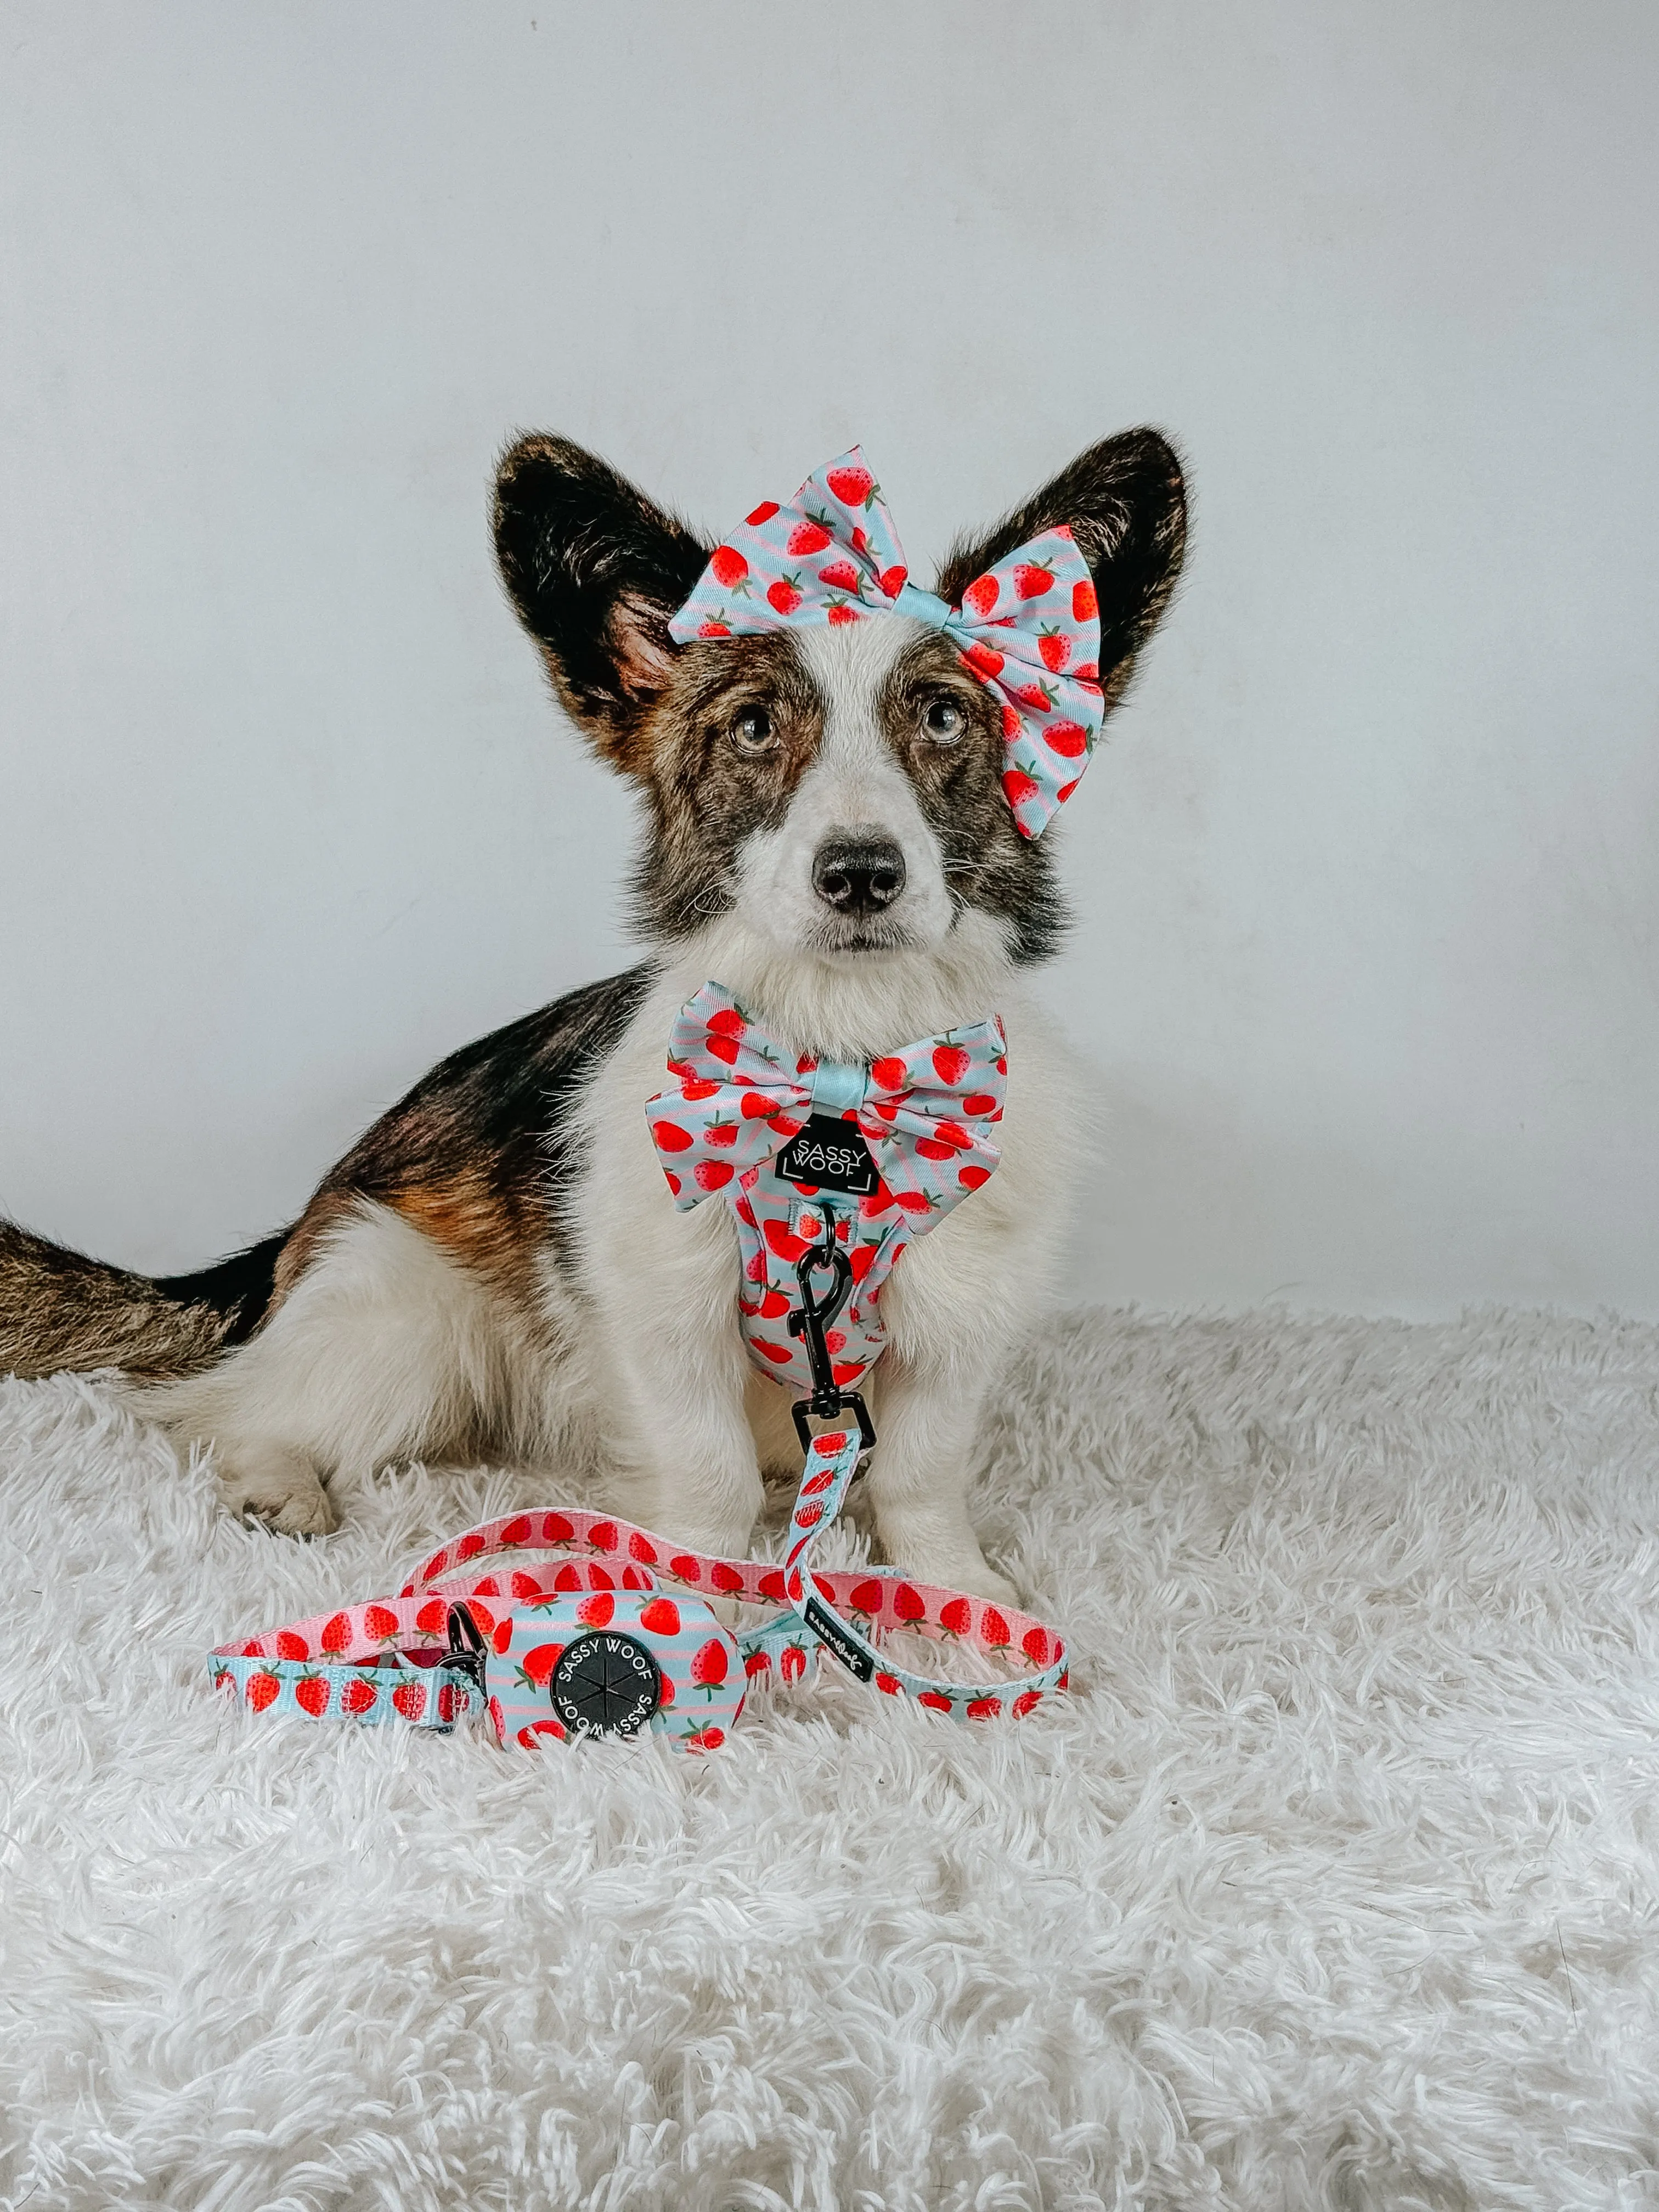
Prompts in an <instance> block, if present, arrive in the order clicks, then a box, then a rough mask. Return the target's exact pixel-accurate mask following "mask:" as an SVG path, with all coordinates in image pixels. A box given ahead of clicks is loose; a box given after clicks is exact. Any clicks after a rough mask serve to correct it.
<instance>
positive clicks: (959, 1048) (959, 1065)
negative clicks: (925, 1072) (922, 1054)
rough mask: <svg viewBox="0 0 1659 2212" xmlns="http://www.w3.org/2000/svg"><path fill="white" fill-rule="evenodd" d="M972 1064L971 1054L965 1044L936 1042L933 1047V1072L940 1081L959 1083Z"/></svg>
mask: <svg viewBox="0 0 1659 2212" xmlns="http://www.w3.org/2000/svg"><path fill="white" fill-rule="evenodd" d="M971 1066H973V1054H971V1053H970V1052H969V1050H968V1048H967V1047H966V1046H965V1045H960V1044H936V1045H935V1046H934V1047H933V1073H934V1074H935V1075H937V1076H938V1078H939V1081H940V1082H941V1083H945V1084H957V1083H960V1082H961V1080H962V1079H963V1076H964V1075H966V1074H967V1073H968V1070H969V1068H970V1067H971Z"/></svg>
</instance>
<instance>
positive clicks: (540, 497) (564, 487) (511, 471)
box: [494, 437, 709, 770]
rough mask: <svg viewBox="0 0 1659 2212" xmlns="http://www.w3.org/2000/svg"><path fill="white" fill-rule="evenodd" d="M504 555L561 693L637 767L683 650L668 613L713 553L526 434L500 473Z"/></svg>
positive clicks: (587, 463)
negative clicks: (638, 742) (636, 752)
mask: <svg viewBox="0 0 1659 2212" xmlns="http://www.w3.org/2000/svg"><path fill="white" fill-rule="evenodd" d="M494 521H495V557H496V559H497V560H498V561H499V562H500V563H501V580H502V581H503V582H504V583H505V584H506V586H507V591H508V592H509V593H510V594H511V595H512V599H513V606H514V607H515V608H516V609H517V610H518V615H519V619H520V622H521V623H523V624H524V626H525V628H526V629H527V630H528V631H529V632H530V635H532V637H533V638H534V639H535V641H536V643H537V644H538V646H539V647H540V648H541V655H542V659H544V661H545V662H546V664H547V670H548V673H549V674H550V676H551V678H553V682H554V685H555V687H556V690H557V691H558V695H559V697H560V698H561V700H562V702H563V703H564V705H565V707H566V708H568V711H569V713H570V714H572V716H573V717H574V719H575V720H576V721H577V723H578V724H579V725H580V727H581V728H582V729H583V730H584V731H585V732H586V735H587V736H588V737H589V738H591V739H592V743H593V744H594V746H595V748H596V749H597V750H598V751H599V753H600V754H601V755H602V757H605V759H607V760H609V761H610V762H611V763H612V764H613V765H614V766H616V767H617V768H620V769H624V770H631V769H634V768H635V765H636V763H635V761H634V760H633V759H632V758H631V757H630V754H631V752H632V750H633V745H632V741H633V739H634V738H635V735H636V733H637V732H638V731H639V729H640V727H641V724H642V723H643V721H644V720H645V717H646V715H647V714H648V713H649V711H650V708H651V707H652V705H653V703H654V702H655V700H656V699H657V697H658V696H659V694H660V693H661V691H662V690H663V688H664V687H665V684H667V681H668V678H669V676H670V674H671V671H672V668H673V665H674V660H675V657H676V655H677V654H678V652H679V647H678V646H677V645H675V643H674V642H673V641H672V639H671V637H670V636H669V635H668V622H669V617H671V615H672V614H673V613H674V611H675V610H676V609H677V608H678V607H679V606H680V605H682V604H683V603H684V600H685V599H688V598H689V597H690V592H691V590H692V587H693V586H695V585H696V580H697V579H698V577H699V576H701V575H702V572H703V568H704V567H705V566H706V564H707V562H708V553H709V549H708V547H707V546H705V545H704V544H702V542H701V541H700V540H699V539H698V538H696V537H694V536H693V534H692V533H691V532H690V531H689V530H688V529H687V528H686V527H685V526H684V523H682V522H679V521H678V520H676V519H675V518H674V517H673V516H672V515H670V514H665V513H663V511H662V509H661V508H660V507H656V506H653V503H652V501H650V500H648V499H647V497H646V496H645V494H644V493H643V492H641V491H639V490H636V489H635V487H634V485H632V484H631V483H629V482H628V480H627V478H626V477H621V476H618V475H617V471H615V469H613V468H611V467H609V466H608V465H606V464H605V462H604V461H601V460H599V459H597V458H596V457H595V456H594V455H593V454H592V453H585V452H584V451H583V450H582V448H581V447H580V446H574V445H572V444H571V443H570V441H568V439H566V438H550V437H531V438H520V440H519V441H518V442H517V444H516V445H513V446H511V447H508V449H507V452H506V453H504V454H503V455H502V457H501V466H500V468H499V469H498V470H497V471H496V475H495V512H494Z"/></svg>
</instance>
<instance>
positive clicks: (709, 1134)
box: [702, 1121, 738, 1145]
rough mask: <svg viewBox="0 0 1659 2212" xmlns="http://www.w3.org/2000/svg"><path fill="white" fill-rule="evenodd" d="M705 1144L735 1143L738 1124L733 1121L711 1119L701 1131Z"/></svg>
mask: <svg viewBox="0 0 1659 2212" xmlns="http://www.w3.org/2000/svg"><path fill="white" fill-rule="evenodd" d="M702 1140H703V1142H704V1144H705V1145H735V1144H736V1143H737V1141H738V1125H737V1123H736V1122H735V1121H711V1122H709V1124H708V1127H707V1128H705V1129H704V1131H703V1133H702Z"/></svg>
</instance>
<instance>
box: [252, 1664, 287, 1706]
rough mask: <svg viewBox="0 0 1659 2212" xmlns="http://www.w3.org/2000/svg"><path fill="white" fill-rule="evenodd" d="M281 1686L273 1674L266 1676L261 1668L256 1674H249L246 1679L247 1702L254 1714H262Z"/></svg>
mask: <svg viewBox="0 0 1659 2212" xmlns="http://www.w3.org/2000/svg"><path fill="white" fill-rule="evenodd" d="M281 1689H282V1683H281V1682H280V1681H279V1680H277V1678H276V1675H275V1674H266V1673H265V1671H264V1668H260V1670H259V1672H258V1674H250V1675H249V1676H248V1678H247V1689H246V1698H247V1701H248V1703H249V1705H252V1708H253V1710H254V1711H255V1712H256V1713H262V1712H264V1709H265V1707H266V1706H267V1705H270V1704H271V1703H272V1702H273V1701H274V1699H276V1696H277V1695H278V1693H279V1692H281Z"/></svg>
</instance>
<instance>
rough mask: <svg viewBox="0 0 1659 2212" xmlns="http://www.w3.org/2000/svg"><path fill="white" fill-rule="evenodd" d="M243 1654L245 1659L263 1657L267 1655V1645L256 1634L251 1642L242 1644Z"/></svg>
mask: <svg viewBox="0 0 1659 2212" xmlns="http://www.w3.org/2000/svg"><path fill="white" fill-rule="evenodd" d="M241 1656H242V1657H243V1658H244V1659H263V1658H264V1656H265V1647H264V1644H262V1643H261V1642H260V1641H259V1638H258V1637H257V1636H256V1637H255V1638H254V1639H253V1641H252V1643H251V1644H244V1645H243V1646H242V1653H241Z"/></svg>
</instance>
